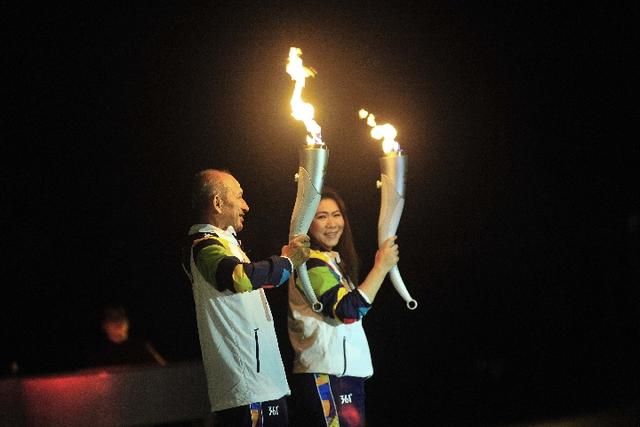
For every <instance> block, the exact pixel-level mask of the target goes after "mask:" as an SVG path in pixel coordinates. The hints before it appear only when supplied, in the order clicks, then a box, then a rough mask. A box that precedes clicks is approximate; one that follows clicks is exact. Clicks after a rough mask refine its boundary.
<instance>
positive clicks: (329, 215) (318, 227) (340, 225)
mask: <svg viewBox="0 0 640 427" xmlns="http://www.w3.org/2000/svg"><path fill="white" fill-rule="evenodd" d="M343 230H344V218H343V216H342V212H340V208H339V207H338V204H337V203H336V201H335V200H333V199H322V200H320V204H319V205H318V210H317V211H316V215H315V216H314V217H313V222H312V223H311V227H310V228H309V234H310V235H311V237H313V238H314V239H316V240H317V241H318V242H320V244H321V245H322V246H323V247H324V248H325V249H327V250H332V249H333V248H334V246H336V245H337V244H338V242H339V241H340V236H342V231H343Z"/></svg>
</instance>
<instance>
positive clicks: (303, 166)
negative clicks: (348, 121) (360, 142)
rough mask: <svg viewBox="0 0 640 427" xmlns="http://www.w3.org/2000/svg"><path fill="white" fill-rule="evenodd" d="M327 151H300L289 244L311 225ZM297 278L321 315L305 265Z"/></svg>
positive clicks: (313, 147)
mask: <svg viewBox="0 0 640 427" xmlns="http://www.w3.org/2000/svg"><path fill="white" fill-rule="evenodd" d="M328 158H329V150H328V149H327V148H326V146H324V145H321V146H318V145H306V146H305V147H303V148H302V149H301V150H300V165H299V168H298V173H297V174H296V181H297V182H298V192H297V194H296V202H295V205H294V207H293V213H292V214H291V224H290V227H289V240H291V239H292V238H293V237H294V236H296V235H299V234H307V233H308V232H309V227H311V222H312V221H313V217H314V216H315V214H316V210H317V209H318V205H319V204H320V199H321V193H322V184H323V182H324V175H325V173H326V170H327V160H328ZM298 277H300V281H301V282H302V291H303V293H304V295H305V297H306V298H307V300H308V301H309V303H310V304H311V307H312V309H313V310H314V311H316V312H320V311H322V303H321V302H320V301H318V298H317V297H316V294H315V292H314V291H313V287H312V286H311V281H310V280H309V273H308V271H307V265H306V263H305V264H302V265H301V266H300V267H298Z"/></svg>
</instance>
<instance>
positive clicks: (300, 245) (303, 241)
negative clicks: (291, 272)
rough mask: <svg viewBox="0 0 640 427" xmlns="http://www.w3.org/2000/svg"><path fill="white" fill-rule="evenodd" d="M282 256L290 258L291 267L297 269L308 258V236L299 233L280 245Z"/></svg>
mask: <svg viewBox="0 0 640 427" xmlns="http://www.w3.org/2000/svg"><path fill="white" fill-rule="evenodd" d="M282 256H285V257H287V258H289V259H290V260H291V263H292V264H293V268H295V269H297V268H298V267H300V266H301V265H302V264H304V263H305V261H307V259H309V236H307V235H306V234H300V235H298V236H295V237H294V238H293V239H291V241H289V243H288V244H287V245H285V246H283V247H282Z"/></svg>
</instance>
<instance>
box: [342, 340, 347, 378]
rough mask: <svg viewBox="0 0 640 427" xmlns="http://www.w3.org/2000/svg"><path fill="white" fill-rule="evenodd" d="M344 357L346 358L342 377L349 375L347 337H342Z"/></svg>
mask: <svg viewBox="0 0 640 427" xmlns="http://www.w3.org/2000/svg"><path fill="white" fill-rule="evenodd" d="M342 356H343V357H344V371H342V375H344V374H346V373H347V337H342Z"/></svg>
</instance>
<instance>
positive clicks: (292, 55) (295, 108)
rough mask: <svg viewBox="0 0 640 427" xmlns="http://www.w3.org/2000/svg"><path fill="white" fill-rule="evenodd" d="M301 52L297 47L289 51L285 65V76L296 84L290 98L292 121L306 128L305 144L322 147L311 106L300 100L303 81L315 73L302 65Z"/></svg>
mask: <svg viewBox="0 0 640 427" xmlns="http://www.w3.org/2000/svg"><path fill="white" fill-rule="evenodd" d="M300 55H302V50H300V49H299V48H297V47H292V48H290V49H289V62H288V63H287V74H289V75H290V76H291V80H293V81H295V82H296V85H295V88H294V89H293V95H292V96H291V111H292V112H291V115H292V116H293V118H294V119H296V120H300V121H302V122H304V125H305V127H306V128H307V132H308V133H309V134H308V135H307V144H309V145H324V143H323V142H322V136H321V134H320V130H321V129H320V125H319V124H318V123H316V121H315V120H313V115H314V113H315V111H314V109H313V105H311V104H309V103H306V102H304V101H303V100H302V88H304V83H305V79H306V78H307V77H313V76H315V75H316V72H315V71H314V70H313V69H311V68H308V67H305V66H304V65H302V59H301V58H300Z"/></svg>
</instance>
